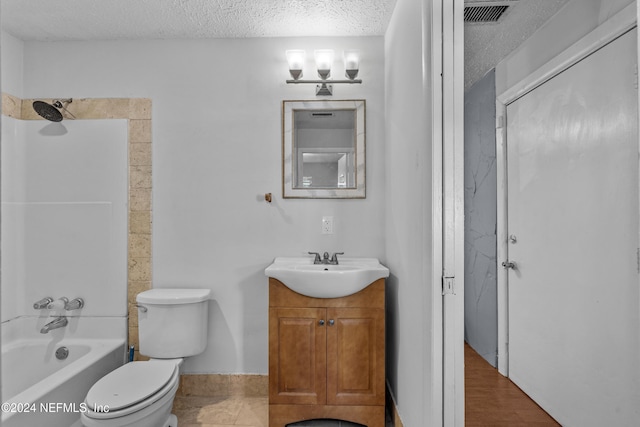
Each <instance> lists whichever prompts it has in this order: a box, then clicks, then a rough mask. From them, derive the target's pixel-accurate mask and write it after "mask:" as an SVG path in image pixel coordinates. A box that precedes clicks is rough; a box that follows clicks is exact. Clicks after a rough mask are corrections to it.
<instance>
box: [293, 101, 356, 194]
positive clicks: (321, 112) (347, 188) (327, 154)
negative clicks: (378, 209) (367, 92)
mask: <svg viewBox="0 0 640 427" xmlns="http://www.w3.org/2000/svg"><path fill="white" fill-rule="evenodd" d="M365 163H366V162H365V101H364V100H363V99H360V100H350V101H325V100H318V101H315V100H314V101H283V102H282V195H283V197H284V198H315V199H333V198H342V199H358V198H365V194H366V193H365Z"/></svg>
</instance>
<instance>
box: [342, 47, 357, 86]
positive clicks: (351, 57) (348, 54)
mask: <svg viewBox="0 0 640 427" xmlns="http://www.w3.org/2000/svg"><path fill="white" fill-rule="evenodd" d="M342 55H343V57H344V73H345V75H346V77H347V78H348V79H351V80H353V79H355V78H356V77H358V69H359V68H360V53H359V52H358V51H357V50H353V49H349V50H345V51H344V52H343V53H342Z"/></svg>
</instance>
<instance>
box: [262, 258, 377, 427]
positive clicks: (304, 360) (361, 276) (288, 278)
mask: <svg viewBox="0 0 640 427" xmlns="http://www.w3.org/2000/svg"><path fill="white" fill-rule="evenodd" d="M265 274H266V275H267V276H268V277H269V426H271V427H284V426H286V425H287V424H289V423H294V422H298V421H304V420H311V419H335V420H344V421H351V422H355V423H359V424H363V425H365V426H368V427H384V424H385V278H386V277H388V276H389V270H388V269H387V268H386V267H384V266H382V265H381V264H380V263H379V262H378V260H377V259H373V258H345V259H344V260H342V259H341V260H340V264H339V265H322V264H319V265H316V264H313V259H312V258H306V257H305V258H302V257H301V258H276V259H275V261H274V263H273V264H271V265H270V266H269V267H268V268H267V269H266V270H265Z"/></svg>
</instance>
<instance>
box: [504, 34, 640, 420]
mask: <svg viewBox="0 0 640 427" xmlns="http://www.w3.org/2000/svg"><path fill="white" fill-rule="evenodd" d="M636 38H637V34H636V30H635V29H634V30H631V31H630V32H627V33H626V34H624V35H622V36H620V37H619V38H617V39H616V40H614V41H612V42H610V43H609V44H607V45H605V46H604V47H602V48H601V49H599V50H597V51H596V52H594V53H592V54H590V55H589V56H587V57H586V58H584V59H582V60H580V61H579V62H577V63H576V64H574V65H573V66H571V67H570V68H568V69H567V70H565V71H563V72H561V73H560V74H558V75H556V76H555V77H553V78H552V79H550V80H548V81H547V82H546V83H544V84H542V85H541V86H539V87H538V88H536V89H535V90H533V91H531V92H529V93H527V94H526V95H524V96H522V97H521V98H519V99H517V100H516V101H514V102H512V103H510V104H509V105H508V106H507V117H506V120H507V132H506V138H507V139H506V147H507V148H506V149H507V183H508V184H507V186H508V189H507V194H508V196H507V197H508V201H507V216H508V219H507V224H508V225H507V226H508V233H507V234H508V235H509V236H510V237H509V243H508V254H509V261H511V262H515V266H514V268H512V269H510V270H509V278H508V294H509V308H508V312H509V314H508V324H509V342H508V348H509V376H510V377H511V379H512V380H513V381H514V382H515V383H516V384H517V385H518V386H519V387H520V388H521V389H522V390H523V391H524V392H525V393H527V394H528V395H529V396H531V397H532V398H533V399H534V400H535V401H536V402H537V403H538V404H539V405H540V406H541V407H542V408H544V409H545V410H546V411H547V412H548V413H549V414H550V415H551V416H553V417H554V418H555V419H556V420H557V421H558V422H560V423H561V424H562V425H565V426H603V425H612V426H613V425H615V426H631V425H638V422H639V420H640V412H639V409H638V408H639V407H640V392H639V389H640V369H639V368H638V361H639V360H640V351H639V347H640V346H639V337H640V331H639V319H638V311H639V293H638V268H639V267H638V262H639V261H638V259H639V257H640V250H639V249H638V247H639V246H638V213H639V212H638V191H639V189H638V118H637V115H638V111H637V110H638V107H637V102H638V99H637V96H638V93H637V77H636V71H635V70H636V58H637V50H636Z"/></svg>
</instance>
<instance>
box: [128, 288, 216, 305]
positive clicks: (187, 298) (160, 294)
mask: <svg viewBox="0 0 640 427" xmlns="http://www.w3.org/2000/svg"><path fill="white" fill-rule="evenodd" d="M210 295H211V289H166V288H155V289H149V290H148V291H144V292H141V293H139V294H138V296H137V297H136V301H137V302H141V303H144V304H159V305H162V304H189V303H194V302H201V301H206V300H208V299H209V296H210Z"/></svg>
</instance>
